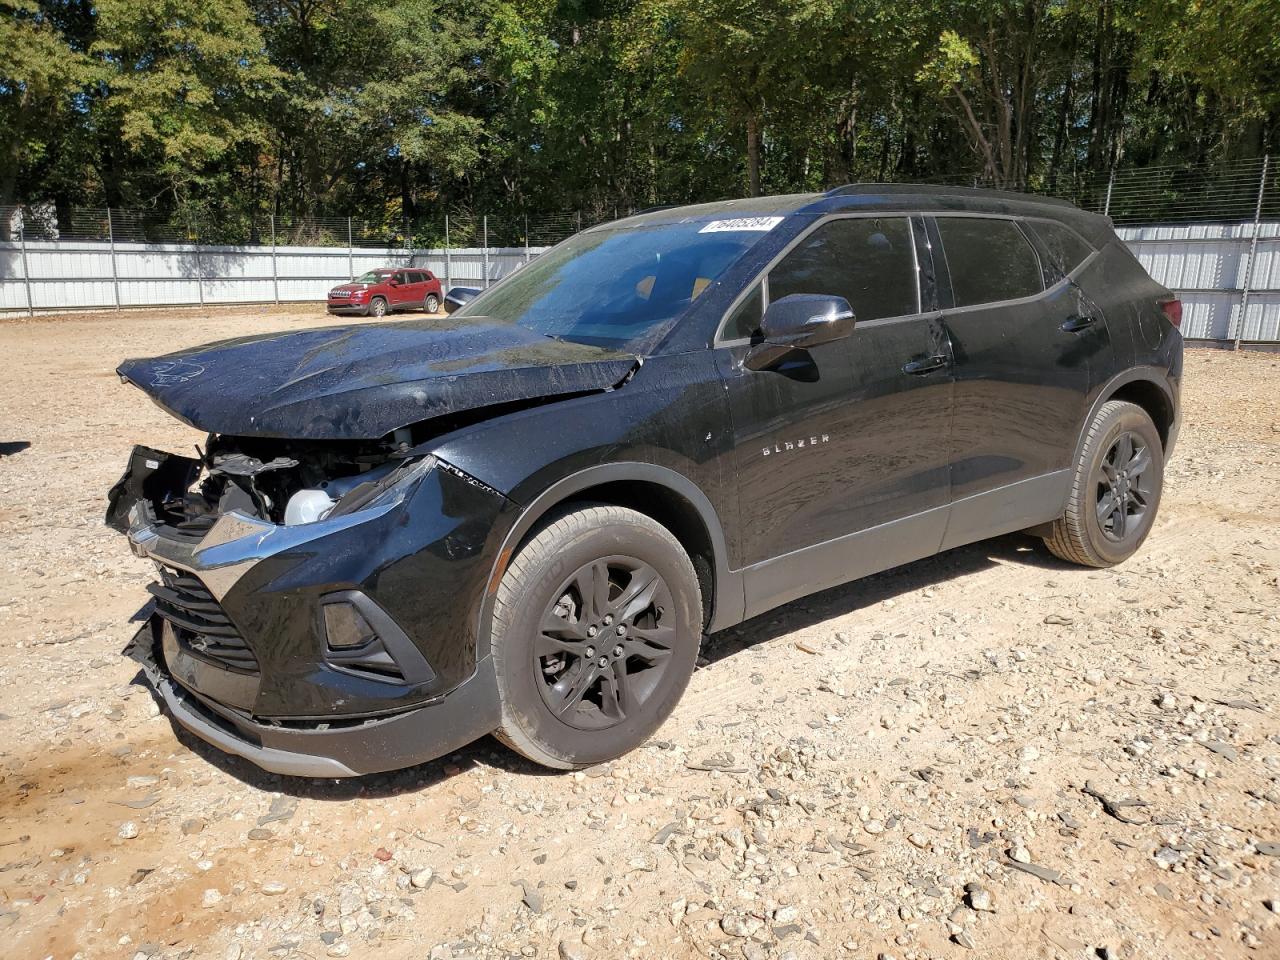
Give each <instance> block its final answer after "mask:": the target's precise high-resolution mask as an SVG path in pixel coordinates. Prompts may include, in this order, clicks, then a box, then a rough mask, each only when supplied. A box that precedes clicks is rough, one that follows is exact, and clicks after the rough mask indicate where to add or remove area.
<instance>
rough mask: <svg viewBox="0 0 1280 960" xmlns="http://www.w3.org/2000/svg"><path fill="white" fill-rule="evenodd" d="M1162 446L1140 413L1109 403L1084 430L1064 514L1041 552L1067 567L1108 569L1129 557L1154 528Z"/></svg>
mask: <svg viewBox="0 0 1280 960" xmlns="http://www.w3.org/2000/svg"><path fill="white" fill-rule="evenodd" d="M1163 487H1164V445H1163V444H1162V443H1161V441H1160V433H1159V431H1157V430H1156V426H1155V424H1154V423H1152V422H1151V417H1149V416H1148V415H1147V412H1146V411H1145V410H1143V409H1142V408H1141V407H1139V406H1137V405H1136V404H1132V403H1125V402H1123V401H1119V400H1108V401H1107V402H1106V403H1104V404H1103V405H1102V407H1101V409H1099V410H1098V413H1097V415H1096V416H1095V417H1094V418H1093V421H1092V422H1091V423H1090V424H1089V429H1088V432H1087V433H1086V434H1085V439H1084V443H1083V444H1082V445H1081V450H1080V457H1079V460H1078V461H1077V463H1076V466H1075V472H1074V475H1073V477H1072V483H1071V495H1070V497H1069V498H1068V500H1067V510H1066V513H1065V514H1064V515H1063V516H1062V517H1060V518H1059V519H1058V520H1055V521H1054V523H1053V526H1052V529H1051V530H1050V533H1049V536H1047V537H1045V538H1044V541H1045V544H1046V546H1048V548H1049V550H1050V551H1051V552H1052V553H1053V554H1054V555H1055V556H1058V557H1060V558H1061V559H1063V560H1067V561H1070V562H1071V563H1079V564H1083V565H1084V566H1088V567H1110V566H1113V565H1115V564H1117V563H1120V562H1121V561H1123V560H1127V559H1128V558H1129V557H1131V556H1132V555H1133V554H1134V552H1135V551H1136V550H1137V549H1138V547H1140V546H1142V542H1143V541H1144V540H1146V538H1147V534H1148V533H1150V532H1151V527H1152V524H1154V523H1155V519H1156V509H1157V508H1158V507H1159V506H1160V492H1161V490H1162V489H1163Z"/></svg>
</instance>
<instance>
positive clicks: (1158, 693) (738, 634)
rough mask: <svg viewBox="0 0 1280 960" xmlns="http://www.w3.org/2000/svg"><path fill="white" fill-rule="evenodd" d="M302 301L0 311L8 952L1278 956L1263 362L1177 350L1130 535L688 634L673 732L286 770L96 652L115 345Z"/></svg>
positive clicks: (140, 577)
mask: <svg viewBox="0 0 1280 960" xmlns="http://www.w3.org/2000/svg"><path fill="white" fill-rule="evenodd" d="M324 322H327V321H326V318H324V317H323V315H322V314H320V313H318V312H317V311H315V310H314V309H292V310H268V309H254V310H245V309H239V310H226V311H216V312H215V311H207V312H203V313H201V312H198V311H190V312H187V313H185V314H181V313H179V312H166V313H144V314H133V315H128V314H126V315H111V314H104V315H97V316H92V317H85V316H81V317H76V318H62V319H57V318H55V319H40V320H37V321H31V322H17V323H4V324H0V351H2V355H3V356H4V357H5V358H6V359H5V361H4V369H5V371H6V375H5V376H4V377H3V380H2V381H0V494H3V498H2V499H0V544H3V548H4V549H3V551H0V583H2V584H3V589H2V590H0V691H3V692H2V693H0V735H2V736H3V739H2V740H0V744H2V747H0V750H2V752H0V933H2V934H3V936H4V938H5V941H6V946H5V948H4V955H5V956H6V957H9V958H25V957H33V958H43V957H54V958H59V960H61V958H70V957H73V956H83V957H86V958H96V957H111V958H114V957H121V958H148V957H171V958H177V957H188V956H194V957H215V958H227V960H239V958H251V957H252V958H259V957H261V958H267V957H290V956H295V955H296V956H299V957H303V956H305V957H321V956H326V955H327V956H332V957H344V956H352V957H362V956H373V955H375V953H376V956H378V957H379V958H382V960H394V958H400V957H406V958H408V957H413V958H445V957H450V958H451V957H477V958H498V957H503V958H505V957H519V956H525V957H547V958H556V957H559V958H579V957H590V958H606V957H607V958H616V957H655V956H661V957H667V958H677V957H730V958H746V960H756V958H770V957H779V958H781V957H794V958H830V957H856V958H870V960H876V958H881V957H893V958H896V960H911V958H926V957H964V956H969V955H973V956H982V957H993V958H1005V957H1007V958H1019V960H1022V958H1030V957H1044V958H1050V957H1063V958H1068V957H1071V958H1080V957H1102V958H1120V957H1124V958H1134V960H1139V958H1155V957H1160V958H1175V957H1187V958H1192V957H1194V958H1202V957H1259V958H1261V957H1276V956H1280V679H1277V665H1278V664H1280V646H1278V644H1280V620H1278V617H1277V610H1278V606H1277V599H1278V597H1277V594H1278V585H1277V572H1278V569H1280V536H1278V535H1277V534H1278V533H1280V360H1278V359H1276V358H1273V357H1269V356H1265V355H1256V354H1252V355H1241V356H1233V355H1230V354H1226V353H1218V352H1210V351H1197V352H1192V353H1191V354H1189V357H1188V363H1187V375H1186V388H1185V408H1186V419H1185V425H1184V428H1183V435H1182V440H1181V442H1180V445H1179V448H1178V450H1177V453H1176V456H1175V458H1174V461H1173V463H1172V465H1171V467H1170V469H1169V472H1168V477H1167V488H1166V495H1165V499H1164V503H1163V505H1162V510H1161V516H1160V518H1159V520H1158V522H1157V525H1156V528H1155V530H1154V532H1153V533H1152V535H1151V538H1150V539H1149V540H1148V542H1147V545H1146V546H1145V547H1144V549H1143V550H1142V551H1141V553H1140V554H1139V555H1138V556H1137V557H1135V558H1134V559H1133V560H1131V561H1129V562H1128V563H1126V564H1124V565H1123V566H1121V567H1119V568H1117V569H1114V570H1107V571H1094V570H1085V569H1080V568H1075V567H1070V566H1067V565H1065V564H1062V563H1059V562H1057V561H1056V560H1054V559H1053V558H1052V557H1050V555H1049V554H1048V553H1047V552H1046V551H1045V550H1044V549H1043V547H1041V546H1040V545H1039V543H1038V541H1034V540H1032V539H1030V538H1028V537H1025V536H1011V537H1004V538H1001V539H998V540H993V541H989V542H986V543H982V544H977V545H974V546H971V547H966V548H963V549H960V550H953V551H951V552H949V553H947V554H945V555H943V556H939V557H936V558H933V559H931V560H927V561H923V562H921V563H915V564H912V565H910V566H908V567H904V568H901V569H899V570H895V571H891V572H889V573H886V574H881V575H879V576H876V577H872V578H870V579H868V580H864V581H861V582H859V583H856V584H851V585H848V586H845V587H841V588H838V589H834V590H830V591H827V592H825V593H823V594H820V595H818V596H816V597H812V598H809V599H806V600H803V601H800V602H797V603H793V604H790V605H788V606H786V607H784V608H782V609H780V610H777V611H775V612H773V613H771V614H768V615H766V616H764V617H760V618H758V619H756V620H753V621H751V622H750V623H747V624H744V625H742V626H741V627H739V628H736V629H734V630H732V631H728V632H727V633H724V634H720V635H718V636H716V637H715V638H713V639H712V640H711V642H710V643H709V644H708V646H707V647H706V648H705V649H704V654H705V661H706V662H705V663H704V665H703V667H702V668H701V669H700V670H699V671H698V672H697V674H696V675H695V676H694V678H693V681H692V683H691V685H690V688H689V691H688V693H687V694H686V696H685V699H684V702H683V703H682V704H681V706H680V707H679V709H678V710H677V712H676V714H675V716H674V717H673V718H672V719H671V720H670V721H669V722H668V723H667V725H666V726H665V727H664V728H663V729H662V730H661V731H660V733H659V735H658V739H655V740H654V741H653V742H651V743H649V744H647V745H646V746H645V747H644V748H642V749H640V750H638V751H636V752H635V753H634V754H633V755H631V756H628V757H626V758H624V759H623V760H620V761H618V762H616V763H613V764H610V765H606V766H604V767H600V768H596V769H593V770H589V771H587V772H585V773H577V774H571V775H561V774H548V773H546V772H543V771H541V770H538V769H535V768H533V767H531V766H529V765H527V764H525V763H524V762H522V761H520V760H519V759H517V758H515V757H514V756H512V755H510V754H508V753H506V752H505V751H504V750H502V749H501V748H500V747H499V746H498V745H497V744H495V743H494V742H493V741H491V740H485V741H481V742H480V743H478V744H476V745H474V746H472V747H470V748H467V749H465V750H462V751H460V752H458V753H456V754H453V755H452V756H450V757H448V758H445V759H444V760H442V761H439V762H436V763H431V764H426V765H424V766H421V767H418V768H415V769H412V770H409V771H406V772H403V773H400V774H396V775H392V776H380V777H370V778H366V779H363V780H360V781H348V782H313V781H297V780H288V779H284V778H280V777H275V776H271V775H267V774H264V773H262V772H260V771H258V770H257V769H256V768H254V767H252V766H250V765H248V764H246V763H243V762H241V761H238V760H235V759H233V758H228V757H225V756H222V755H221V754H218V753H217V752H216V751H213V750H211V749H209V748H206V747H205V746H204V745H202V744H201V743H199V742H198V741H195V740H193V739H192V738H191V737H189V736H187V735H186V734H184V733H178V732H176V731H175V729H174V728H173V726H172V725H171V724H170V723H169V721H168V720H167V719H166V718H165V717H164V716H162V715H161V714H160V712H159V711H158V709H157V707H156V705H155V703H154V701H153V700H152V698H151V696H150V695H149V694H148V693H147V691H146V689H145V688H144V687H142V686H140V685H139V684H138V682H137V679H136V670H135V669H134V668H133V667H132V666H131V665H130V664H129V663H128V662H127V661H125V660H123V659H122V658H121V657H120V656H119V655H118V654H119V651H120V649H121V648H122V647H123V646H124V644H125V642H126V640H127V639H128V637H129V635H130V633H131V627H130V625H129V623H128V619H129V617H130V616H131V615H132V614H133V613H134V611H135V610H137V609H138V607H139V606H140V605H141V604H142V602H143V600H144V599H145V594H144V591H143V586H144V584H145V583H146V582H147V581H148V579H149V578H150V570H149V566H148V564H147V563H145V562H142V561H139V560H137V559H136V558H134V557H132V556H131V555H130V554H129V552H128V550H127V549H126V547H125V544H124V543H123V541H122V540H121V539H120V538H119V537H118V536H117V535H115V534H113V533H111V532H110V531H108V530H106V529H105V528H104V527H103V526H102V523H101V517H102V514H103V509H104V495H105V493H106V490H107V488H108V487H109V486H110V485H111V483H112V482H113V481H114V480H115V479H116V477H117V476H118V475H119V473H120V471H121V470H122V469H123V466H124V462H125V458H126V456H127V454H128V452H129V449H130V447H131V445H132V444H133V443H134V442H139V441H141V442H146V443H148V444H151V445H154V446H160V447H167V448H169V449H176V450H182V449H189V447H190V445H191V444H192V443H194V442H196V441H198V440H199V439H200V437H199V436H198V435H196V434H195V433H194V432H193V431H191V430H189V429H187V428H185V427H183V426H182V425H180V424H178V423H176V422H175V421H173V420H171V419H169V418H168V417H166V415H164V414H163V413H162V412H161V411H160V410H159V409H157V408H155V407H154V406H152V405H151V404H150V403H149V402H148V401H147V400H146V399H145V398H144V397H143V396H142V394H141V393H140V392H138V391H136V390H133V389H131V388H128V387H126V386H123V385H121V384H120V383H119V382H118V381H117V379H116V378H115V376H114V375H113V373H112V369H113V367H114V366H115V365H116V363H117V362H119V360H120V359H122V358H124V357H127V356H135V355H147V354H154V353H156V352H160V351H164V350H167V349H172V348H177V347H180V346H184V345H187V344H195V343H198V342H201V341H206V340H211V339H215V338H220V337H227V336H234V335H240V334H246V333H251V332H255V331H258V330H264V329H278V328H283V327H298V326H303V325H316V324H320V323H324Z"/></svg>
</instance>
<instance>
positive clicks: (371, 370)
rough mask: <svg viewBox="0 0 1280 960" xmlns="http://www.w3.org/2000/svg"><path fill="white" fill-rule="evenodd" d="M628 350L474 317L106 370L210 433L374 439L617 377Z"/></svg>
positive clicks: (324, 333) (357, 329)
mask: <svg viewBox="0 0 1280 960" xmlns="http://www.w3.org/2000/svg"><path fill="white" fill-rule="evenodd" d="M634 366H635V357H633V356H632V355H630V354H624V353H618V352H616V351H613V350H608V349H604V348H601V347H593V346H588V345H585V344H579V343H568V342H562V341H557V340H552V339H550V338H548V337H544V336H542V335H541V334H538V333H534V332H533V331H530V330H525V329H524V328H522V327H517V326H509V325H498V324H494V323H491V322H490V321H488V320H486V319H485V318H483V317H468V318H466V319H465V320H464V319H459V320H454V319H452V318H448V317H446V318H433V319H423V320H412V321H407V322H403V323H368V324H360V325H350V326H343V327H326V328H321V329H314V330H300V331H297V332H283V333H275V334H264V335H262V336H254V337H243V338H240V339H237V340H226V341H222V342H220V343H212V344H207V345H205V346H201V347H195V348H193V349H190V350H183V351H180V352H178V353H171V354H168V355H166V356H163V357H156V358H153V359H145V360H126V361H125V362H124V363H122V364H121V365H120V366H119V367H117V368H116V372H117V373H118V374H120V376H121V377H122V378H123V379H125V380H127V381H128V382H129V383H132V384H134V385H135V386H137V387H139V388H140V389H142V390H143V391H144V392H146V393H147V394H148V395H149V396H150V397H151V398H152V399H153V400H155V402H156V403H158V404H159V405H160V406H161V407H162V408H164V409H165V410H167V411H168V412H169V413H171V414H173V415H174V416H175V417H177V418H178V419H179V420H182V421H183V422H184V423H188V424H190V425H191V426H193V427H196V428H197V429H200V430H205V431H208V432H210V433H226V434H233V435H260V436H275V437H291V438H297V439H315V440H338V439H376V438H378V437H382V436H385V435H386V434H388V433H390V432H391V431H392V430H395V429H397V428H399V427H404V426H408V425H409V424H412V423H418V422H420V421H423V420H428V419H431V418H432V417H438V416H442V415H445V414H450V413H459V412H462V411H466V410H473V409H476V408H478V407H487V406H492V405H494V404H501V403H511V402H514V401H522V400H534V399H538V398H543V397H555V396H560V395H564V394H571V393H579V392H583V391H590V390H602V389H605V388H608V387H612V386H614V385H615V384H617V383H619V382H620V381H621V380H622V379H623V378H624V377H625V376H626V375H627V373H628V372H629V371H630V370H631V369H632V368H633V367H634Z"/></svg>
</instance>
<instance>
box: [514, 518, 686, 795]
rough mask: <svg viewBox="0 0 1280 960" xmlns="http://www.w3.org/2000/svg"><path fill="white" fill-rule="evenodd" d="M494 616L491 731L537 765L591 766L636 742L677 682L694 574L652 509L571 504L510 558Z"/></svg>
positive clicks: (674, 696)
mask: <svg viewBox="0 0 1280 960" xmlns="http://www.w3.org/2000/svg"><path fill="white" fill-rule="evenodd" d="M602 573H603V576H602V575H601V574H602ZM601 591H603V592H601ZM584 598H586V599H585V600H584ZM610 611H612V612H610ZM548 625H550V626H549V627H548ZM492 628H493V629H492V651H493V662H494V667H495V671H496V674H497V680H498V695H499V698H500V700H501V706H502V723H501V725H500V726H499V728H498V729H497V730H496V731H495V732H494V733H495V736H496V737H497V738H498V739H499V740H501V741H502V742H503V743H505V744H506V745H507V746H509V747H510V748H511V749H513V750H515V751H516V752H517V753H519V754H521V755H523V756H525V757H527V758H528V759H530V760H532V761H534V762H535V763H539V764H542V765H543V766H546V767H551V768H554V769H557V770H573V769H577V768H580V767H589V766H591V765H593V764H597V763H601V762H603V761H605V760H611V759H613V758H615V757H618V756H621V755H622V754H624V753H627V752H628V751H630V750H633V749H635V748H636V747H638V746H639V745H640V744H642V743H643V742H644V741H645V740H647V739H648V738H649V737H650V736H651V735H652V734H653V733H654V732H655V731H656V730H657V729H658V728H659V727H660V726H661V725H662V723H663V722H664V721H665V720H666V719H667V717H668V716H670V715H671V711H672V710H673V709H674V708H675V705H676V703H677V702H678V701H679V699H680V696H681V694H682V693H684V689H685V687H686V686H687V685H688V682H689V677H690V676H692V674H693V668H694V665H695V664H696V662H697V656H698V646H699V643H700V641H701V638H702V600H701V595H700V593H699V589H698V578H697V575H696V574H695V573H694V569H693V564H692V563H691V562H690V561H689V557H688V555H687V554H686V553H685V551H684V549H683V548H682V547H681V546H680V543H679V542H678V541H677V540H676V538H675V537H674V536H672V535H671V532H670V531H668V530H667V529H666V528H665V527H664V526H662V525H661V524H659V523H658V522H657V521H656V520H653V519H652V518H650V517H647V516H645V515H644V514H642V513H638V512H637V511H635V510H629V509H627V508H624V507H617V506H611V505H606V504H575V505H573V507H572V508H569V509H565V510H563V511H559V512H557V513H555V514H553V515H552V516H551V517H550V518H549V519H548V520H546V521H545V522H544V523H543V524H542V525H541V526H540V527H538V528H537V530H536V532H535V533H534V534H533V535H532V536H531V537H530V539H529V540H528V541H527V542H526V543H525V545H524V546H523V547H521V548H520V550H519V551H518V552H517V553H516V555H515V557H513V558H512V560H511V565H510V566H509V567H508V568H507V571H506V573H505V574H504V575H503V578H502V582H501V583H500V584H499V586H498V593H497V597H496V599H495V602H494V609H493V621H492ZM591 631H595V632H591ZM606 636H607V637H608V640H607V641H606V640H604V638H605V637H606Z"/></svg>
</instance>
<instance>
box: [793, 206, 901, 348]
mask: <svg viewBox="0 0 1280 960" xmlns="http://www.w3.org/2000/svg"><path fill="white" fill-rule="evenodd" d="M793 293H817V294H826V295H827V296H835V297H844V298H845V299H846V300H848V301H849V306H851V307H852V308H853V314H854V316H855V317H856V318H857V319H858V322H859V323H864V322H866V321H868V320H875V319H878V318H880V317H900V316H903V315H905V314H910V313H918V312H919V310H920V300H919V291H918V290H917V286H916V264H915V253H914V251H913V249H912V240H911V227H910V224H909V223H908V221H907V219H906V218H905V217H888V218H874V217H858V218H852V219H844V220H832V221H830V222H828V223H824V224H823V225H822V226H820V227H818V229H816V230H814V231H813V232H812V233H810V234H809V235H808V236H807V237H805V238H804V239H803V240H801V241H800V243H799V244H798V245H797V246H796V247H795V248H794V249H793V250H792V251H791V252H790V253H788V254H787V255H786V257H784V258H783V260H782V261H781V262H780V263H779V264H778V265H777V266H776V267H774V268H773V270H772V271H771V272H770V273H769V301H770V302H773V301H775V300H781V299H782V298H783V297H785V296H788V295H790V294H793Z"/></svg>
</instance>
